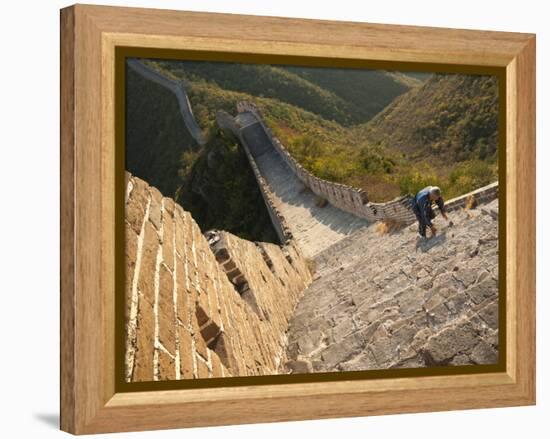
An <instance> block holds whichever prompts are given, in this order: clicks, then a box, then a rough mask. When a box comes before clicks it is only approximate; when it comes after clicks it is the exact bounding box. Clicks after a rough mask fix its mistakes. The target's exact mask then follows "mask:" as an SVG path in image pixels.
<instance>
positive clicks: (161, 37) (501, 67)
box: [60, 5, 535, 434]
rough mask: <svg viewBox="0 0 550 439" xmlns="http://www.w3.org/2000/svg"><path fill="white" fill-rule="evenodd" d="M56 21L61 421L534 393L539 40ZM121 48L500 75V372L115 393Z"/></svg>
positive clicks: (468, 33) (210, 417) (333, 27)
mask: <svg viewBox="0 0 550 439" xmlns="http://www.w3.org/2000/svg"><path fill="white" fill-rule="evenodd" d="M60 26H61V285H60V289H61V303H60V305H61V429H62V430H64V431H67V432H70V433H73V434H89V433H101V432H115V431H136V430H150V429H161V428H179V427H195V426H207V425H224V424H238V423H254V422H274V421H288V420H300V419H315V418H317V419H320V418H331V417H346V416H367V415H378V414H390V413H411V412H426V411H438V410H456V409H467V408H483V407H505V406H516V405H530V404H534V403H535V189H534V188H535V36H534V35H531V34H521V33H505V32H487V31H474V30H457V29H440V28H428V27H414V26H395V25H381V24H368V23H358V22H338V21H327V20H311V19H307V20H306V19H295V18H282V17H259V16H248V15H235V14H218V13H216V14H214V13H203V12H183V11H168V10H153V9H136V8H119V7H107V6H92V5H75V6H71V7H68V8H65V9H62V10H61V22H60ZM121 49H124V50H126V51H127V52H125V53H132V50H138V49H140V50H142V49H149V50H152V49H154V50H156V51H164V52H163V53H164V54H165V55H166V56H173V57H177V56H180V57H181V54H185V53H187V54H189V53H190V52H196V53H208V54H210V55H209V56H210V57H211V58H210V59H216V60H225V59H237V58H236V57H237V56H241V57H243V56H244V57H245V58H246V57H250V56H255V57H256V58H258V59H263V60H266V62H267V60H270V59H275V58H277V57H279V59H281V57H294V58H295V59H296V58H297V57H302V58H309V59H310V60H315V59H316V60H318V62H319V63H320V64H319V65H344V64H345V61H346V60H347V61H349V60H356V61H362V62H368V63H369V64H368V65H371V66H374V67H383V66H388V65H401V66H406V65H407V64H409V65H414V66H415V67H416V68H422V66H424V68H425V69H426V70H429V69H430V66H433V65H438V66H440V68H444V67H441V66H449V67H450V68H451V67H452V69H455V70H456V68H457V66H462V68H463V69H464V71H468V69H472V68H475V69H476V71H483V69H488V71H491V72H495V71H498V72H499V74H500V75H501V76H500V78H502V80H503V81H502V87H503V89H504V96H505V110H506V111H505V128H504V129H503V130H502V131H501V132H503V133H505V142H504V145H505V150H504V151H502V154H503V156H504V158H505V169H504V171H503V172H502V175H503V176H504V177H503V180H502V183H503V185H504V187H505V190H504V191H503V193H504V197H503V200H502V201H504V203H505V206H506V209H505V213H506V215H505V217H504V218H503V219H502V221H501V223H500V224H501V225H504V228H505V238H504V245H505V248H506V252H505V256H506V257H505V259H504V261H502V262H501V265H500V267H501V268H500V269H501V271H504V272H505V273H506V275H505V276H503V279H504V280H505V285H504V286H505V292H506V295H505V299H506V300H505V303H506V306H505V313H503V314H502V316H501V322H502V323H503V326H502V327H503V328H504V331H503V333H505V339H504V342H505V345H504V346H503V351H502V352H503V353H504V355H503V357H504V358H503V362H502V364H501V366H502V368H501V369H496V370H495V371H491V372H484V373H468V374H450V373H447V372H448V371H447V372H445V371H443V372H441V373H438V374H435V373H430V372H427V373H424V374H420V375H419V374H416V375H414V374H413V375H410V374H409V375H407V374H402V375H400V376H399V375H393V376H384V375H383V374H378V375H373V376H371V377H369V378H365V379H362V378H361V377H350V376H348V377H347V378H345V379H336V380H332V381H330V382H327V381H318V380H315V379H310V380H305V379H302V380H301V381H300V380H294V381H287V382H278V383H260V382H259V381H257V382H246V381H241V382H240V383H238V384H239V385H232V384H231V383H229V382H222V384H221V385H216V386H210V387H208V386H207V387H205V386H204V385H200V384H199V385H193V386H188V387H187V388H179V389H174V388H170V387H169V386H165V387H164V388H162V387H157V388H156V390H150V389H149V390H147V389H145V388H142V389H139V388H135V389H131V390H128V389H124V391H121V389H122V387H121V386H120V385H119V384H117V373H116V367H117V358H116V357H117V352H118V351H120V346H119V349H118V351H117V343H118V344H119V343H120V342H119V341H118V339H117V336H116V333H117V327H118V328H119V327H120V322H119V321H117V319H116V316H117V311H116V310H117V307H118V308H120V303H119V304H118V305H117V296H116V294H115V291H116V290H117V285H119V284H117V279H118V278H119V277H120V276H118V278H117V273H116V267H117V263H116V261H117V255H120V252H121V250H120V240H117V237H119V236H120V224H121V221H120V216H117V215H119V213H117V212H120V209H118V210H117V206H120V205H123V198H121V197H123V196H124V193H123V192H122V193H121V191H120V190H117V189H116V188H117V187H118V186H117V182H119V183H120V179H121V177H120V176H121V169H122V173H123V162H121V156H120V154H118V153H117V148H116V145H117V144H120V139H117V136H120V135H121V130H120V129H117V124H116V109H117V105H118V106H120V102H118V103H117V96H120V94H119V95H117V93H116V87H117V86H116V84H117V76H116V72H117V62H120V59H121V58H120V56H119V57H118V58H117V51H118V52H120V51H121ZM128 51H129V52H128ZM178 54H179V55H178ZM239 54H240V55H239ZM247 59H248V58H247ZM117 60H118V61H117ZM342 63H344V64H342ZM118 71H120V65H119V70H118ZM121 166H122V168H121ZM122 178H123V177H122ZM502 183H501V186H502ZM520 214H521V217H520ZM520 218H521V220H520ZM117 228H118V229H117ZM117 230H118V232H117ZM118 300H119V299H118ZM503 309H504V308H503ZM260 378H262V377H260ZM352 378H353V379H352ZM203 384H204V383H203ZM450 395H452V396H450Z"/></svg>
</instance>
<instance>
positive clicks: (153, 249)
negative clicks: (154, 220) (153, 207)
mask: <svg viewBox="0 0 550 439" xmlns="http://www.w3.org/2000/svg"><path fill="white" fill-rule="evenodd" d="M144 233H145V235H144V238H143V250H142V252H141V267H140V275H139V280H138V288H139V291H140V293H141V295H142V296H143V298H144V299H145V300H147V301H148V302H149V303H150V304H151V305H153V304H154V303H155V287H154V280H155V273H156V270H157V253H158V248H159V245H160V243H159V238H158V235H157V232H155V229H154V228H153V226H152V225H151V223H150V222H146V223H145V230H144Z"/></svg>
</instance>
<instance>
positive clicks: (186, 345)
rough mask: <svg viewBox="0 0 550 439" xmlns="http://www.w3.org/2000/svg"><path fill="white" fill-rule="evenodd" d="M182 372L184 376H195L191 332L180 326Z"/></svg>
mask: <svg viewBox="0 0 550 439" xmlns="http://www.w3.org/2000/svg"><path fill="white" fill-rule="evenodd" d="M178 330H179V332H178V336H179V351H180V373H181V377H182V378H193V350H192V344H191V341H192V337H191V333H190V332H189V331H188V330H187V329H186V328H184V327H182V326H179V328H178Z"/></svg>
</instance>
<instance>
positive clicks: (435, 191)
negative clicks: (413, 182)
mask: <svg viewBox="0 0 550 439" xmlns="http://www.w3.org/2000/svg"><path fill="white" fill-rule="evenodd" d="M439 198H441V189H439V187H437V186H432V187H431V189H430V200H432V201H436V200H439Z"/></svg>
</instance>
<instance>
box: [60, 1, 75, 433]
mask: <svg viewBox="0 0 550 439" xmlns="http://www.w3.org/2000/svg"><path fill="white" fill-rule="evenodd" d="M60 24H61V26H60V28H61V53H60V61H61V66H60V67H61V88H60V94H61V96H60V97H61V102H60V106H61V132H60V138H61V151H60V157H61V163H60V171H61V172H60V184H61V194H60V205H61V212H60V219H61V234H60V239H61V247H60V258H61V260H60V267H61V285H60V287H61V296H60V305H61V310H60V311H61V324H60V327H61V334H60V336H61V338H60V342H61V351H60V354H61V358H60V365H61V371H60V372H61V374H60V375H61V392H60V393H61V395H60V403H61V408H60V413H61V428H62V429H63V430H65V431H74V430H75V425H74V419H75V413H74V410H75V403H76V402H75V375H74V374H75V370H76V367H75V355H74V354H75V350H74V342H75V327H74V323H75V311H76V309H75V306H74V305H75V304H74V295H75V289H74V258H75V254H74V238H75V233H74V144H75V139H74V122H75V108H74V97H75V96H74V73H75V59H74V45H75V32H74V10H73V9H65V10H63V11H61V23H60Z"/></svg>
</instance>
